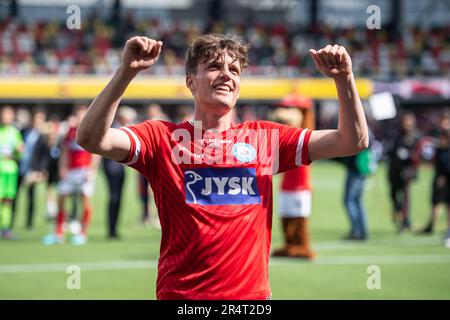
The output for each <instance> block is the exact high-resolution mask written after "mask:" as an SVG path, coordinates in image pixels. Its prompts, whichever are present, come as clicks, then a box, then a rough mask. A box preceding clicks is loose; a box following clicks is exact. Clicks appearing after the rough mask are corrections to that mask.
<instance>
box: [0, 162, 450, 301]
mask: <svg viewBox="0 0 450 320" xmlns="http://www.w3.org/2000/svg"><path fill="white" fill-rule="evenodd" d="M312 168H313V169H312V170H313V172H312V178H313V187H314V196H313V214H312V217H311V219H310V223H311V228H310V229H311V233H312V238H313V247H314V249H315V251H316V252H317V254H318V258H317V259H316V260H315V261H314V262H304V261H298V260H291V259H283V258H277V259H271V265H270V282H271V287H272V292H273V298H274V299H449V298H450V272H449V267H450V249H447V248H445V247H443V246H442V235H443V233H444V231H445V230H446V213H445V210H444V209H443V208H442V209H441V210H442V211H444V212H441V215H440V217H439V220H438V224H437V230H436V232H435V234H434V235H431V236H417V235H414V234H412V233H405V234H401V235H398V234H396V230H395V228H394V227H393V225H392V222H391V216H390V211H391V209H390V203H389V201H388V188H387V184H386V173H385V169H384V167H381V168H380V170H379V171H378V172H377V174H376V175H374V176H372V177H370V178H369V180H368V182H367V187H366V192H365V201H366V207H367V210H368V215H369V229H370V240H369V241H367V242H364V243H354V242H348V241H343V240H340V238H341V237H342V236H343V235H344V234H346V233H347V231H348V228H349V225H348V221H347V218H346V215H345V211H344V209H343V206H342V200H341V199H342V193H343V184H344V178H345V171H344V168H343V167H341V166H340V165H339V164H337V163H333V162H318V163H315V164H314V165H313V166H312ZM431 178H432V171H431V169H430V168H427V167H423V168H422V169H421V171H420V177H419V179H418V180H417V181H416V182H415V183H414V185H413V187H412V197H411V199H412V221H413V224H414V225H415V226H416V227H418V226H422V225H424V224H425V223H426V221H427V219H428V215H429V198H430V183H431ZM278 183H279V179H278V178H277V179H275V188H274V189H275V190H276V189H277V188H276V186H277V185H278ZM136 186H137V183H136V174H135V173H134V171H132V170H127V180H126V185H125V189H124V198H123V203H122V210H121V217H120V219H121V221H120V231H121V235H122V238H123V240H122V241H108V240H106V238H105V235H106V208H107V188H106V181H105V179H104V176H103V175H102V174H100V175H99V178H98V181H97V189H96V194H95V197H94V201H93V202H94V206H95V211H94V215H93V219H92V223H91V227H90V238H89V244H88V245H86V246H83V247H74V246H71V245H70V244H64V245H58V246H51V247H46V246H43V245H42V244H41V243H40V239H41V237H42V236H43V235H45V234H46V233H48V232H49V231H50V230H51V229H52V226H51V224H49V223H48V222H47V221H45V219H44V218H43V217H44V211H45V202H44V201H45V200H44V199H45V197H44V193H43V192H44V186H42V185H41V186H39V188H38V192H37V197H36V201H37V210H36V217H35V228H34V230H33V231H32V232H29V231H26V230H25V228H24V227H23V226H24V224H25V214H24V213H25V206H26V199H25V198H26V194H25V192H23V190H22V192H21V193H20V196H19V204H18V209H19V211H18V216H17V220H16V227H15V231H16V234H17V235H18V237H19V238H18V239H17V240H15V241H4V240H2V241H0V299H154V298H155V284H156V273H157V272H156V261H157V259H158V253H159V240H160V232H159V231H158V230H155V229H149V228H146V227H143V226H141V225H139V223H138V220H139V215H140V211H141V209H140V208H141V207H140V203H139V201H138V197H137V189H136ZM280 229H281V227H280V221H279V219H278V217H277V214H276V193H275V210H274V225H273V241H272V247H273V248H274V247H277V246H279V245H281V243H282V235H281V233H280ZM73 264H75V265H79V266H80V267H81V289H80V290H69V289H67V287H66V281H67V279H68V277H69V276H70V275H69V274H68V273H66V268H67V267H68V266H69V265H73ZM370 265H377V266H379V268H380V276H381V281H380V284H381V288H380V289H374V290H369V289H368V288H367V281H368V277H369V276H370V274H368V273H367V268H368V266H370Z"/></svg>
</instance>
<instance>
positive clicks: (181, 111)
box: [174, 105, 194, 123]
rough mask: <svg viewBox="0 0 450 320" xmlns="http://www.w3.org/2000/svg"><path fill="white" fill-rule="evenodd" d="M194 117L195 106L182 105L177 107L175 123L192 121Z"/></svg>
mask: <svg viewBox="0 0 450 320" xmlns="http://www.w3.org/2000/svg"><path fill="white" fill-rule="evenodd" d="M193 119H194V107H193V106H191V105H181V106H178V107H177V109H176V116H175V120H174V122H175V123H182V122H185V121H192V120H193Z"/></svg>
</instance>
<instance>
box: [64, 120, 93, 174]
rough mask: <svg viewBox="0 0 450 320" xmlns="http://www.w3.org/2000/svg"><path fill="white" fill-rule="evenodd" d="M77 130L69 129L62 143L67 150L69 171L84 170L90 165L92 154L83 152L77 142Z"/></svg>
mask: <svg viewBox="0 0 450 320" xmlns="http://www.w3.org/2000/svg"><path fill="white" fill-rule="evenodd" d="M76 136H77V128H75V127H71V128H69V131H68V132H67V134H66V137H65V138H64V141H63V147H64V148H66V150H67V159H68V165H69V169H76V168H85V167H89V166H90V165H91V160H92V154H91V153H89V152H87V151H86V150H84V149H83V148H82V147H81V146H80V145H79V144H78V143H77V142H76Z"/></svg>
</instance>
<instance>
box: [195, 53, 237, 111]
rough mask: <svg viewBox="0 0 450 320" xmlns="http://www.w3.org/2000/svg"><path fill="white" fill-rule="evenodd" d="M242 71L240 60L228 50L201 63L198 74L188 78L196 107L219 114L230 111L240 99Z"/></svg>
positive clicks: (197, 70)
mask: <svg viewBox="0 0 450 320" xmlns="http://www.w3.org/2000/svg"><path fill="white" fill-rule="evenodd" d="M241 71H242V70H241V66H240V63H239V60H236V59H235V58H233V57H232V56H230V54H229V53H228V51H227V50H226V49H224V50H223V51H222V53H221V54H220V55H218V56H217V57H216V58H215V59H211V60H209V61H205V62H203V63H200V64H199V65H198V66H197V69H196V72H195V73H191V74H188V75H187V77H186V84H187V86H188V88H189V89H190V90H191V92H192V95H193V96H194V99H195V102H196V106H197V107H198V108H200V109H204V108H207V109H208V110H211V111H212V112H214V113H217V114H225V113H227V112H228V111H230V110H231V109H232V108H233V107H234V106H235V105H236V102H237V99H238V98H239V91H240V88H241V86H240V84H241Z"/></svg>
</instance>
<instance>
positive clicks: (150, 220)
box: [138, 103, 169, 229]
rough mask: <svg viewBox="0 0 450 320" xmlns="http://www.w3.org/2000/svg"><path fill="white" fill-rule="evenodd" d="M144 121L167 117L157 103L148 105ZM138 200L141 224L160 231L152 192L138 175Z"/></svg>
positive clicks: (144, 178)
mask: <svg viewBox="0 0 450 320" xmlns="http://www.w3.org/2000/svg"><path fill="white" fill-rule="evenodd" d="M145 116H146V117H145V119H144V121H145V120H162V121H169V117H168V116H167V115H166V114H165V113H164V112H163V111H162V108H161V106H160V105H159V104H157V103H152V104H150V105H149V106H148V107H147V109H146V113H145ZM138 183H139V185H138V189H139V198H140V200H141V203H142V215H141V223H142V224H143V225H146V226H150V227H153V228H156V229H160V228H161V226H160V223H159V219H158V214H157V213H155V214H152V209H151V203H150V199H152V198H153V191H152V189H151V187H150V184H149V183H148V181H147V178H146V177H144V176H143V175H141V174H140V175H139V180H138Z"/></svg>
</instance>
